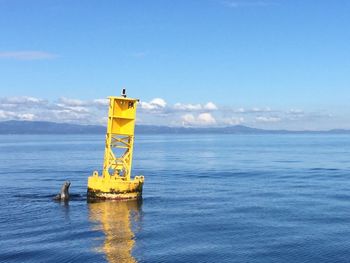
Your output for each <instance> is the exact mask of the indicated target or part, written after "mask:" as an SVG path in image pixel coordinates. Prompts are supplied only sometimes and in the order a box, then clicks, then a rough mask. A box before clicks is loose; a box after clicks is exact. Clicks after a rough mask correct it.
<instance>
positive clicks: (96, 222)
mask: <svg viewBox="0 0 350 263" xmlns="http://www.w3.org/2000/svg"><path fill="white" fill-rule="evenodd" d="M103 147H104V136H103V135H101V136H99V135H83V136H78V135H2V136H0V187H1V188H0V262H59V263H62V262H85V263H87V262H350V136H349V135H302V134H299V135H137V136H136V142H135V153H134V162H133V174H143V175H144V176H145V178H146V182H145V185H144V198H143V201H142V202H99V203H87V201H86V184H87V177H88V176H89V175H90V174H91V173H92V171H93V170H95V169H98V170H101V167H102V158H103ZM65 180H70V181H71V183H72V185H71V189H70V192H71V194H72V199H71V200H70V201H69V203H67V204H65V203H58V202H54V201H52V200H51V199H52V197H53V196H54V195H55V194H57V193H58V192H59V190H60V187H61V184H62V183H63V182H64V181H65Z"/></svg>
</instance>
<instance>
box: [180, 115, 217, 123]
mask: <svg viewBox="0 0 350 263" xmlns="http://www.w3.org/2000/svg"><path fill="white" fill-rule="evenodd" d="M181 120H182V125H183V126H212V125H214V124H216V120H215V118H214V117H213V116H212V115H211V114H210V113H201V114H199V115H198V116H194V115H193V114H189V113H188V114H185V115H183V116H181Z"/></svg>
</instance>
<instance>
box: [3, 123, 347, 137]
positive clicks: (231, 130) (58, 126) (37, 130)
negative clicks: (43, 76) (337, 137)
mask: <svg viewBox="0 0 350 263" xmlns="http://www.w3.org/2000/svg"><path fill="white" fill-rule="evenodd" d="M135 129H136V131H135V133H137V134H350V130H342V129H334V130H328V131H289V130H264V129H257V128H250V127H246V126H242V125H235V126H227V127H203V128H195V127H168V126H154V125H136V128H135ZM105 132H106V127H104V126H102V125H81V124H71V123H56V122H47V121H17V120H11V121H3V122H0V134H105Z"/></svg>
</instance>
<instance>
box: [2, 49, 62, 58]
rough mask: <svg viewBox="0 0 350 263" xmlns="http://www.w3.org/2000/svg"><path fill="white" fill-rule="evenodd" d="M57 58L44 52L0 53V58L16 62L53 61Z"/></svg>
mask: <svg viewBox="0 0 350 263" xmlns="http://www.w3.org/2000/svg"><path fill="white" fill-rule="evenodd" d="M57 57H58V56H57V55H56V54H53V53H49V52H44V51H3V52H0V58H6V59H16V60H42V59H54V58H57Z"/></svg>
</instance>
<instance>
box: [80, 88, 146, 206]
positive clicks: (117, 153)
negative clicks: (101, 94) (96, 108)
mask: <svg viewBox="0 0 350 263" xmlns="http://www.w3.org/2000/svg"><path fill="white" fill-rule="evenodd" d="M137 102H138V99H132V98H127V97H126V94H125V90H124V89H123V92H122V96H121V97H109V110H108V123H107V134H106V146H105V154H104V162H103V171H102V176H99V174H98V172H97V171H94V172H93V175H92V176H90V177H89V179H88V190H87V196H88V198H89V199H120V200H123V199H139V198H141V197H142V187H143V183H144V177H143V176H142V175H141V176H135V177H134V178H133V179H132V178H131V165H132V155H133V145H134V129H135V119H136V107H137Z"/></svg>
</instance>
